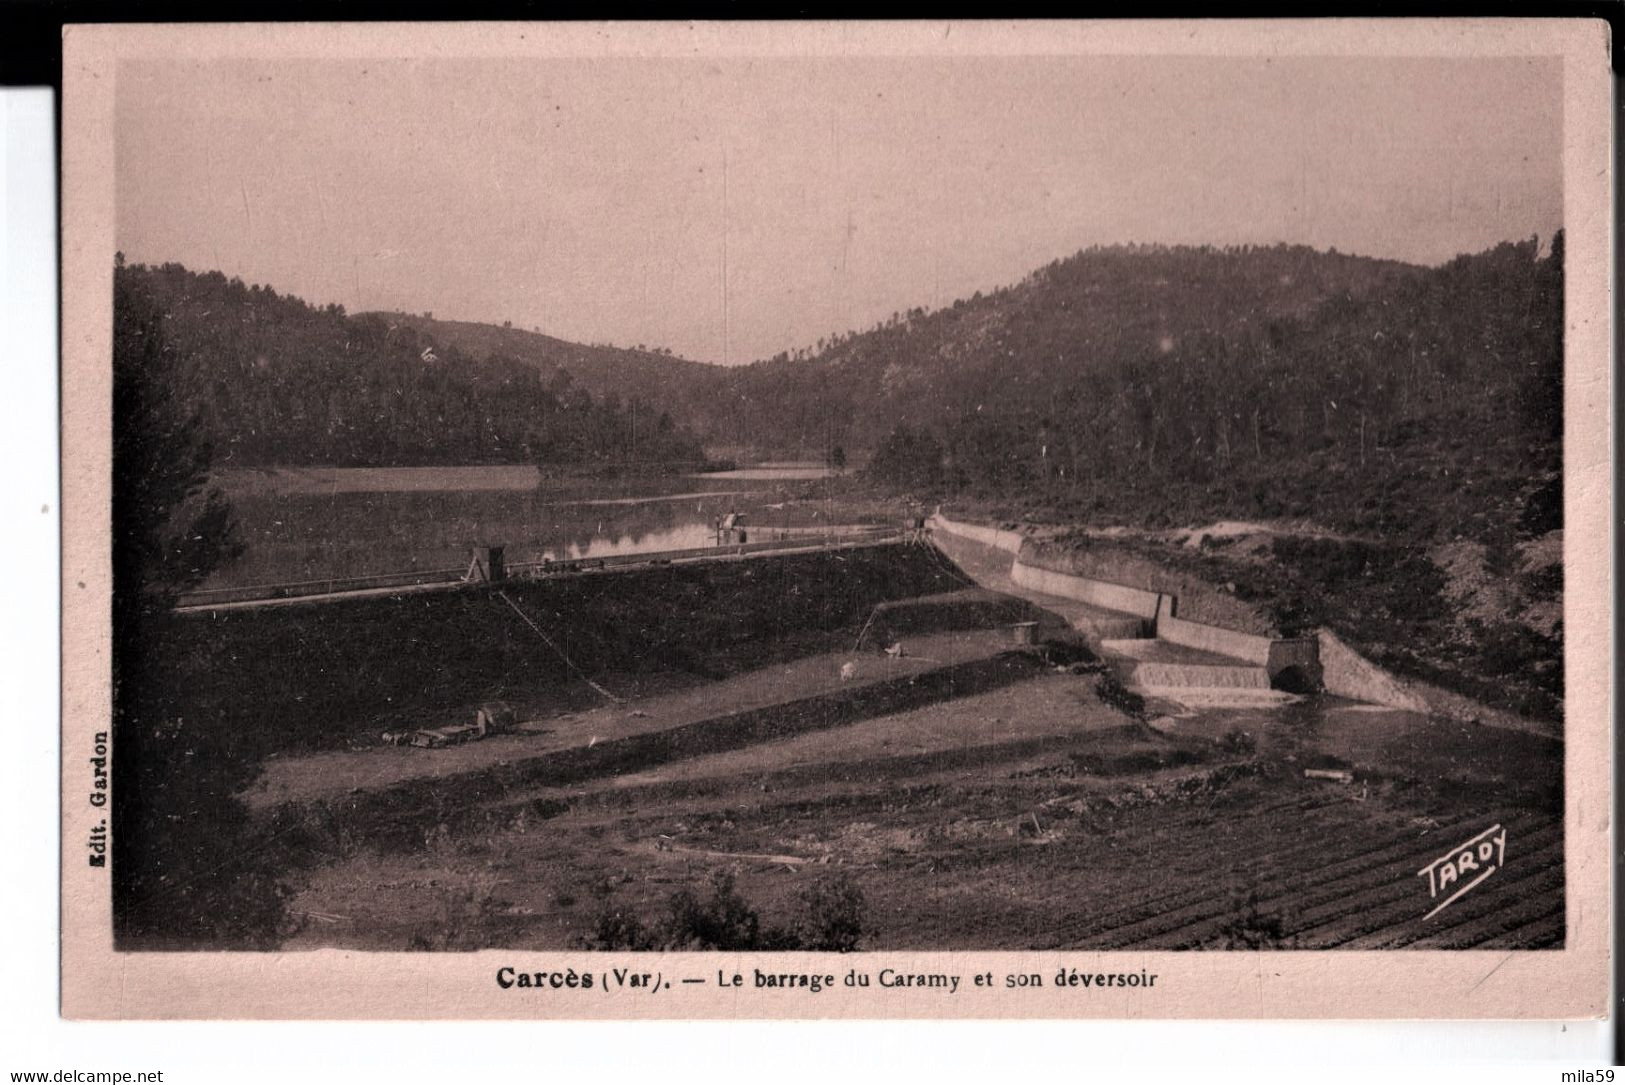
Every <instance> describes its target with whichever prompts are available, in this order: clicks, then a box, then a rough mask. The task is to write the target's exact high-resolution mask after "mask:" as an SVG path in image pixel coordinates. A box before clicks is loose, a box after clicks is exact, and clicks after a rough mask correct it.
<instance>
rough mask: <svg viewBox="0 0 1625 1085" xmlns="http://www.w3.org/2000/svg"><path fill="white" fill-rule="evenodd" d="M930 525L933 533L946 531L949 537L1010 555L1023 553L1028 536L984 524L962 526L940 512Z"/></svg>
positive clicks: (933, 517)
mask: <svg viewBox="0 0 1625 1085" xmlns="http://www.w3.org/2000/svg"><path fill="white" fill-rule="evenodd" d="M928 523H929V524H930V525H931V530H933V531H945V532H947V533H948V534H949V535H957V536H958V537H959V538H961V539H969V540H971V541H972V542H978V543H981V544H982V545H983V546H991V547H994V548H996V549H999V550H1003V551H1005V552H1006V553H1010V554H1019V553H1021V544H1022V542H1023V541H1024V540H1025V539H1026V536H1025V535H1022V534H1021V533H1020V532H1018V531H1004V530H1001V529H999V528H996V527H985V526H983V525H982V524H962V523H960V522H959V521H957V520H950V519H948V518H947V517H946V516H944V515H942V514H941V513H940V512H939V513H937V514H936V515H935V516H932V517H931V518H930V520H929V521H928Z"/></svg>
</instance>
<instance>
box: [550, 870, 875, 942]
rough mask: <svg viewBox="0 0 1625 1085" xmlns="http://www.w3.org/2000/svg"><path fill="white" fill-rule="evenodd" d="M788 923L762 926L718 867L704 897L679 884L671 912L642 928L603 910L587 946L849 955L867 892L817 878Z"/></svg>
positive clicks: (858, 936)
mask: <svg viewBox="0 0 1625 1085" xmlns="http://www.w3.org/2000/svg"><path fill="white" fill-rule="evenodd" d="M796 899H797V912H796V915H795V917H794V918H793V920H792V921H791V924H790V926H789V927H787V928H786V927H765V926H763V924H762V920H761V916H760V914H758V912H757V911H756V909H755V908H753V907H751V906H750V903H749V902H748V901H746V900H745V899H744V897H742V896H740V895H739V892H738V891H737V890H736V889H735V888H734V879H733V875H732V874H730V873H728V872H726V871H718V872H716V873H715V874H713V875H712V877H711V885H710V892H709V893H708V894H707V895H706V896H705V897H704V898H701V897H700V896H699V895H697V894H696V893H695V892H694V891H693V890H691V889H686V888H685V889H679V890H678V891H677V892H675V893H673V894H671V896H669V897H668V898H666V915H665V917H664V918H663V919H662V920H661V921H660V922H658V923H656V924H654V925H653V926H645V925H644V924H643V923H642V921H640V920H639V919H638V918H637V917H636V916H635V915H630V914H628V913H627V912H625V911H623V910H621V909H607V908H606V909H605V910H604V911H602V912H600V913H599V915H598V918H597V919H596V920H595V922H594V926H593V930H592V933H590V934H588V935H585V936H583V937H582V938H581V939H580V940H579V942H580V945H581V947H582V948H583V949H608V950H701V949H712V950H727V951H744V950H796V949H802V950H816V951H826V952H834V953H850V952H851V951H853V950H855V949H857V948H858V944H859V942H860V941H861V940H862V938H863V933H864V925H863V913H864V900H863V892H862V890H860V889H859V888H858V887H857V886H856V885H854V884H853V883H852V882H851V881H850V880H849V879H848V878H846V876H845V875H840V876H837V877H834V878H825V879H820V880H819V881H816V882H814V883H812V884H811V885H809V886H807V887H806V888H805V889H803V890H802V891H801V893H800V894H799V895H798V897H797V898H796Z"/></svg>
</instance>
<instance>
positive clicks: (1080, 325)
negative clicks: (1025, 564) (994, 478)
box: [697, 245, 1425, 451]
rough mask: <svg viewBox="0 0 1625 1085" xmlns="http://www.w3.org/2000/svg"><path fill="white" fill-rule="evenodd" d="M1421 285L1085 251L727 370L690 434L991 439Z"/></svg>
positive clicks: (1326, 261)
mask: <svg viewBox="0 0 1625 1085" xmlns="http://www.w3.org/2000/svg"><path fill="white" fill-rule="evenodd" d="M1422 274H1425V273H1424V272H1423V270H1422V269H1420V268H1413V267H1408V266H1406V265H1402V264H1395V263H1391V262H1386V261H1378V260H1372V259H1367V258H1363V257H1354V256H1344V255H1339V254H1337V253H1321V252H1316V251H1315V250H1313V249H1308V248H1304V247H1302V246H1284V245H1282V246H1275V247H1273V248H1255V247H1239V248H1229V249H1213V248H1178V247H1176V248H1170V247H1165V246H1150V245H1134V246H1117V247H1111V248H1095V249H1087V250H1084V251H1082V252H1079V253H1076V254H1075V255H1073V256H1070V257H1068V258H1066V259H1064V260H1058V261H1055V262H1054V263H1051V264H1049V265H1048V266H1046V267H1044V268H1041V269H1039V270H1038V271H1035V272H1034V273H1033V274H1031V275H1029V276H1028V277H1027V278H1026V279H1025V280H1023V281H1022V282H1020V283H1018V284H1015V285H1013V286H1010V287H1006V288H1003V289H1000V290H996V291H993V292H992V293H990V294H987V295H982V294H977V295H975V296H973V297H971V298H969V299H965V300H961V301H957V302H955V303H954V304H953V305H952V306H949V307H947V308H944V309H939V310H936V311H933V312H925V311H923V310H921V309H912V310H909V311H908V312H900V313H895V314H893V316H892V317H891V318H890V319H889V320H887V321H885V322H883V323H882V324H880V325H879V326H877V327H875V328H871V329H869V330H867V331H864V332H859V333H851V334H847V335H842V336H837V337H836V338H834V339H833V340H830V341H826V342H820V343H819V344H817V345H816V348H815V349H813V350H810V351H798V352H795V353H794V354H780V355H778V356H776V357H774V358H771V359H767V360H765V361H762V362H758V363H756V364H754V365H751V366H746V367H743V368H741V369H738V370H735V371H733V372H732V373H731V374H730V377H731V380H730V395H728V396H727V397H723V398H720V399H718V400H715V401H713V402H714V403H715V408H714V413H713V414H712V415H710V416H708V417H705V418H703V419H698V420H697V421H699V422H700V424H701V425H702V428H704V429H705V430H707V431H710V432H715V429H716V427H717V426H718V425H729V426H730V427H731V428H732V429H733V430H734V431H735V432H737V433H739V434H740V435H741V439H742V440H743V441H744V442H746V443H762V444H774V443H777V444H778V445H780V446H788V445H798V446H801V447H802V448H803V449H817V448H819V447H821V446H822V445H823V444H824V442H826V441H827V440H831V439H833V440H834V442H835V443H839V444H843V445H845V446H846V447H848V448H859V449H864V448H869V449H872V448H874V447H876V446H877V445H878V444H879V442H880V440H881V439H882V438H883V437H884V436H885V435H886V434H887V433H888V432H889V431H890V430H891V428H892V427H893V426H894V425H898V424H902V425H907V426H928V427H932V428H934V429H937V430H939V431H943V432H944V434H945V431H946V428H948V427H958V426H959V425H960V424H961V423H962V421H963V420H964V419H965V417H966V416H967V414H980V415H981V416H983V426H984V427H985V426H986V425H987V422H986V419H988V418H998V419H1000V420H1001V422H1000V423H999V424H1001V425H1002V424H1003V421H1002V420H1006V419H1009V420H1011V421H1013V420H1014V419H1013V417H1012V416H1013V415H1014V414H1019V413H1020V412H1022V411H1026V410H1029V409H1031V410H1033V411H1036V412H1038V414H1040V415H1042V414H1044V413H1046V412H1052V409H1053V407H1054V406H1055V405H1057V404H1058V403H1060V402H1061V401H1065V400H1067V399H1069V398H1076V397H1077V396H1078V395H1079V394H1080V381H1086V380H1089V379H1091V378H1092V377H1093V375H1095V374H1098V373H1099V372H1100V371H1101V370H1103V369H1109V368H1115V367H1119V366H1122V365H1125V364H1130V365H1143V366H1152V365H1154V366H1156V367H1159V368H1167V369H1172V368H1175V367H1178V366H1181V365H1182V364H1185V363H1188V362H1191V361H1193V360H1197V359H1199V358H1200V357H1201V356H1202V354H1203V352H1204V351H1205V350H1206V349H1207V348H1208V347H1209V346H1210V345H1211V342H1212V341H1213V340H1215V339H1223V340H1227V341H1237V340H1239V339H1241V338H1243V337H1247V336H1257V335H1263V334H1267V333H1268V332H1269V330H1270V329H1271V328H1272V327H1279V326H1280V325H1282V324H1284V323H1286V322H1290V321H1293V320H1297V319H1301V318H1304V317H1307V316H1308V315H1309V314H1311V313H1313V312H1314V311H1315V310H1316V308H1317V307H1318V306H1320V305H1321V304H1322V303H1324V302H1326V301H1327V300H1329V299H1334V298H1349V299H1358V298H1361V297H1363V296H1365V295H1366V294H1368V293H1370V292H1371V291H1372V290H1374V289H1376V288H1377V287H1378V286H1379V285H1381V284H1383V283H1389V282H1408V281H1413V280H1414V279H1416V278H1417V277H1418V276H1420V275H1422ZM724 412H726V414H727V416H728V417H727V418H726V419H725V418H724V417H723V413H724ZM1058 421H1059V418H1058V417H1056V418H1052V422H1058ZM831 434H833V438H832V437H831ZM1040 443H1042V442H1040ZM777 450H778V451H786V450H788V449H787V448H786V447H780V448H779V449H777Z"/></svg>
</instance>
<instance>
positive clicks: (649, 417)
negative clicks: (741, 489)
mask: <svg viewBox="0 0 1625 1085" xmlns="http://www.w3.org/2000/svg"><path fill="white" fill-rule="evenodd" d="M117 276H118V279H119V284H120V286H121V287H128V288H129V289H120V290H119V291H117V292H116V293H115V298H116V299H124V298H128V297H132V296H135V294H137V293H139V294H143V295H146V296H148V297H150V298H151V299H152V300H153V302H154V303H155V304H156V306H157V307H158V309H159V311H160V312H161V313H162V320H163V332H164V337H165V341H166V343H167V344H168V349H169V350H171V351H172V352H174V354H175V364H174V365H173V366H172V367H170V368H171V371H172V373H173V387H172V388H171V393H172V394H173V395H174V396H175V397H176V398H177V400H178V401H179V402H181V403H183V404H185V405H188V406H189V407H191V408H192V409H194V410H195V411H196V412H197V414H198V415H199V418H200V420H201V424H202V427H203V430H204V432H205V433H206V434H207V435H208V437H209V439H210V440H211V442H212V444H213V446H214V465H215V466H216V467H229V466H249V465H298V464H329V465H337V466H396V465H428V464H471V463H528V462H539V463H541V464H542V466H543V468H544V469H548V468H551V467H559V468H562V467H567V466H568V467H576V468H591V469H596V470H603V471H615V470H621V469H634V470H636V469H645V468H650V467H654V466H670V465H676V464H694V463H698V462H700V461H703V459H704V453H703V451H702V450H701V448H700V445H699V442H698V441H697V440H695V438H694V437H693V435H692V434H690V433H688V432H687V431H686V430H684V429H683V428H682V427H680V426H678V425H677V424H676V423H674V422H673V421H672V419H671V417H670V415H669V414H667V413H666V412H665V410H664V409H663V408H662V407H661V406H660V405H651V404H648V403H644V402H641V401H639V400H637V399H630V400H628V401H626V402H624V403H623V402H622V401H621V400H620V398H619V397H618V396H615V395H608V396H604V397H602V398H600V399H594V397H593V396H592V394H591V393H590V392H589V391H588V390H587V389H585V388H583V387H582V386H581V385H580V384H578V383H577V382H576V381H575V379H574V378H573V377H572V375H571V374H570V372H569V371H568V370H567V369H564V368H551V369H542V368H538V367H537V366H535V365H533V364H527V363H526V362H524V361H521V360H519V359H517V358H513V357H508V356H504V355H502V354H491V355H488V356H484V357H473V356H470V355H468V354H465V353H464V352H463V351H462V350H461V349H459V348H458V347H457V346H456V345H454V344H441V343H438V342H436V341H435V339H434V338H433V337H432V336H430V335H428V334H426V333H424V332H422V331H421V330H419V329H418V328H417V327H415V326H413V325H412V324H410V323H392V322H391V321H390V320H389V319H387V318H386V317H384V316H380V315H376V314H368V315H364V316H355V317H352V316H349V315H347V314H346V313H345V312H344V309H343V308H342V307H341V306H337V305H328V306H324V307H316V306H312V305H309V304H307V303H306V302H304V301H303V300H301V299H299V298H296V297H293V296H291V295H286V294H278V293H277V292H276V291H275V290H273V289H271V288H270V287H266V286H260V285H253V286H249V285H246V284H244V283H243V282H242V281H241V280H240V279H228V278H226V276H224V275H223V274H221V273H219V272H207V273H202V274H199V273H195V272H192V271H188V270H187V269H186V268H184V267H182V266H181V265H179V264H163V265H161V266H157V267H148V266H145V265H139V264H138V265H132V266H129V267H122V266H121V267H120V268H119V269H118V270H117ZM122 316H123V314H121V313H115V318H116V319H120V318H122Z"/></svg>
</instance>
